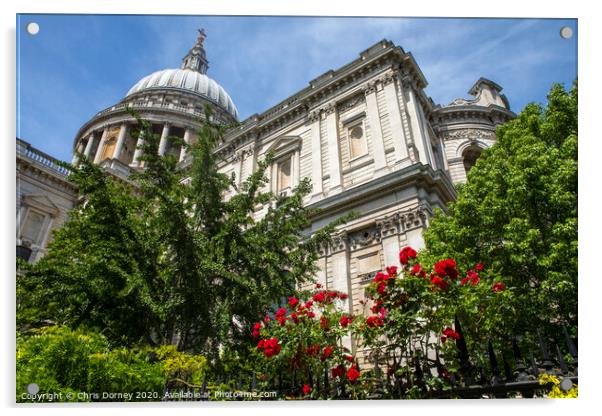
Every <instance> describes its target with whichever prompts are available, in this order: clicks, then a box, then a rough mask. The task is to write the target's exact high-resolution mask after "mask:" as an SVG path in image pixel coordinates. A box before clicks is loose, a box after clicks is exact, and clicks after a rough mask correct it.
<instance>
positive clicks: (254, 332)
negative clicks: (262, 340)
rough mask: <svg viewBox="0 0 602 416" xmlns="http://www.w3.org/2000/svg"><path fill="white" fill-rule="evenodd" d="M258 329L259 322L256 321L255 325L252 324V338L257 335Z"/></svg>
mask: <svg viewBox="0 0 602 416" xmlns="http://www.w3.org/2000/svg"><path fill="white" fill-rule="evenodd" d="M260 329H261V322H256V323H255V325H253V338H258V337H259V330H260Z"/></svg>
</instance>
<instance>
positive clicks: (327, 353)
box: [320, 345, 334, 361]
mask: <svg viewBox="0 0 602 416" xmlns="http://www.w3.org/2000/svg"><path fill="white" fill-rule="evenodd" d="M333 349H334V347H333V346H332V345H329V346H327V347H326V348H324V351H322V357H320V359H321V360H322V361H324V360H326V359H328V358H329V357H330V356H331V355H332V350H333Z"/></svg>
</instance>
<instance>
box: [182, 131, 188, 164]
mask: <svg viewBox="0 0 602 416" xmlns="http://www.w3.org/2000/svg"><path fill="white" fill-rule="evenodd" d="M184 143H186V144H190V129H186V130H185V131H184ZM185 157H186V146H182V148H181V149H180V162H181V161H182V160H184V158H185Z"/></svg>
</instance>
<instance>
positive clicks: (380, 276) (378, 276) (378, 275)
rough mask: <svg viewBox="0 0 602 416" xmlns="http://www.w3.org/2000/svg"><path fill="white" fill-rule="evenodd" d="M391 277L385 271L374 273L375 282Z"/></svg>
mask: <svg viewBox="0 0 602 416" xmlns="http://www.w3.org/2000/svg"><path fill="white" fill-rule="evenodd" d="M388 278H389V276H388V275H387V274H385V273H383V272H378V273H376V274H375V275H374V282H375V283H378V282H384V281H386V280H387V279H388Z"/></svg>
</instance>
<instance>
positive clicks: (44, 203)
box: [21, 194, 60, 215]
mask: <svg viewBox="0 0 602 416" xmlns="http://www.w3.org/2000/svg"><path fill="white" fill-rule="evenodd" d="M21 205H25V206H28V207H33V208H37V209H38V210H40V211H43V212H47V213H49V214H51V215H58V213H59V212H60V208H59V207H58V206H57V205H56V204H55V203H54V202H52V200H51V199H50V198H49V197H48V196H46V195H44V194H29V195H23V196H22V197H21Z"/></svg>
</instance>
